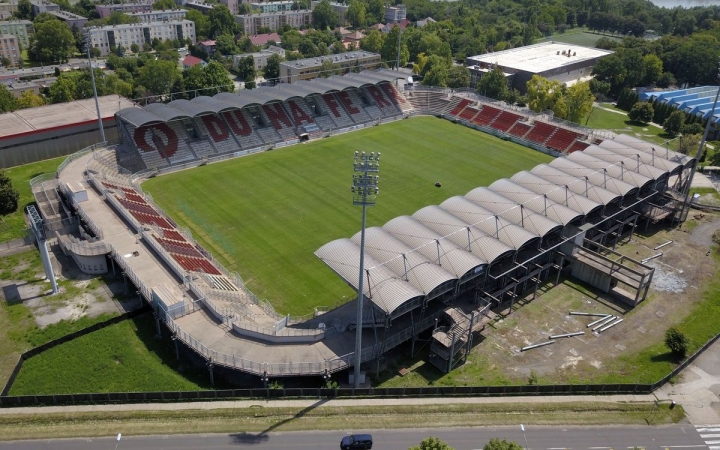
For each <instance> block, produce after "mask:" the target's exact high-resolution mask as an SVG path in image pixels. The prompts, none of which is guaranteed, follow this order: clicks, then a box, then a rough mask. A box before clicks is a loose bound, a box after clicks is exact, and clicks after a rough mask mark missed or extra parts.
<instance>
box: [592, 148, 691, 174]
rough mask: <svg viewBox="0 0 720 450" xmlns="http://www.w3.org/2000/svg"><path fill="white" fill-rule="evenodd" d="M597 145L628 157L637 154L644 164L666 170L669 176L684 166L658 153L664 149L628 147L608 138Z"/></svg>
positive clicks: (680, 170)
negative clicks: (648, 149) (655, 150)
mask: <svg viewBox="0 0 720 450" xmlns="http://www.w3.org/2000/svg"><path fill="white" fill-rule="evenodd" d="M598 146H599V147H602V148H606V149H610V150H612V151H613V152H615V153H617V154H619V155H624V156H628V157H632V156H637V157H639V158H640V161H642V162H643V163H644V164H649V165H651V166H653V167H657V168H658V169H660V170H662V171H663V172H667V173H668V174H669V175H670V176H672V175H678V174H680V172H682V170H683V168H684V166H683V164H682V163H679V162H676V161H670V160H669V159H665V158H664V157H663V156H661V155H660V153H666V152H665V151H664V150H663V151H660V152H654V153H653V152H652V150H651V151H650V152H646V151H644V150H640V149H637V148H633V147H629V146H627V145H625V144H623V143H622V142H615V141H611V140H609V139H606V140H604V141H602V142H601V143H600V144H598Z"/></svg>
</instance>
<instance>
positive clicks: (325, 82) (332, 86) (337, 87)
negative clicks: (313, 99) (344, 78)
mask: <svg viewBox="0 0 720 450" xmlns="http://www.w3.org/2000/svg"><path fill="white" fill-rule="evenodd" d="M309 83H312V84H314V85H315V86H317V87H318V89H319V90H322V89H324V90H325V92H324V93H325V94H326V93H328V92H334V91H342V90H343V89H345V88H347V86H346V85H344V84H340V83H336V82H335V81H333V80H331V79H329V78H313V79H312V80H310V81H309Z"/></svg>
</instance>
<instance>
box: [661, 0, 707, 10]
mask: <svg viewBox="0 0 720 450" xmlns="http://www.w3.org/2000/svg"><path fill="white" fill-rule="evenodd" d="M650 1H651V2H653V3H654V4H655V5H657V6H660V7H662V8H674V7H676V6H682V7H683V8H692V7H694V6H711V5H720V0H650Z"/></svg>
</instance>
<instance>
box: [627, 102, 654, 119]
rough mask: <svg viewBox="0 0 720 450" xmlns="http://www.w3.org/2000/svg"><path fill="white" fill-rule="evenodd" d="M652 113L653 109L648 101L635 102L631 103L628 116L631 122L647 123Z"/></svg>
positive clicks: (651, 117)
mask: <svg viewBox="0 0 720 450" xmlns="http://www.w3.org/2000/svg"><path fill="white" fill-rule="evenodd" d="M654 114H655V111H654V110H653V107H652V105H651V104H650V103H648V102H637V103H635V104H634V105H633V107H632V109H631V110H630V113H629V114H628V117H629V118H630V120H632V121H633V122H639V123H648V122H651V121H652V119H653V115H654Z"/></svg>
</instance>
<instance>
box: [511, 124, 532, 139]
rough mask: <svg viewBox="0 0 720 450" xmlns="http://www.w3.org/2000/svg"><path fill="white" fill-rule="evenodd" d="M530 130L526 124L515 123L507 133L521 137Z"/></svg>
mask: <svg viewBox="0 0 720 450" xmlns="http://www.w3.org/2000/svg"><path fill="white" fill-rule="evenodd" d="M530 128H531V127H530V125H528V124H526V123H523V122H515V125H514V126H513V127H512V128H510V129H509V130H508V133H510V134H512V135H514V136H518V137H523V136H525V135H526V134H527V132H528V131H530Z"/></svg>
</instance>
